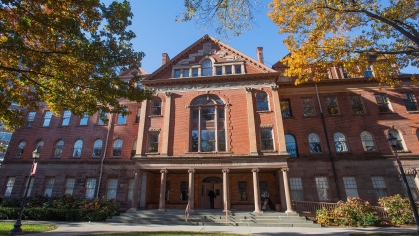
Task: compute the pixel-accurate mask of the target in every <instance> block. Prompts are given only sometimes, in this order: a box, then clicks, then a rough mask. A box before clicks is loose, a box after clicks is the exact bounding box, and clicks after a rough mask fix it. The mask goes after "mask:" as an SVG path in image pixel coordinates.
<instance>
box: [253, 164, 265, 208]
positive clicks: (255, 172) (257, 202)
mask: <svg viewBox="0 0 419 236" xmlns="http://www.w3.org/2000/svg"><path fill="white" fill-rule="evenodd" d="M252 172H253V195H254V200H255V211H254V213H263V212H262V211H261V210H260V192H259V176H258V172H259V169H258V168H255V169H252Z"/></svg>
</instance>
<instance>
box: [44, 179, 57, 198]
mask: <svg viewBox="0 0 419 236" xmlns="http://www.w3.org/2000/svg"><path fill="white" fill-rule="evenodd" d="M54 182H55V178H46V179H45V189H44V196H46V197H51V196H52V189H53V187H54Z"/></svg>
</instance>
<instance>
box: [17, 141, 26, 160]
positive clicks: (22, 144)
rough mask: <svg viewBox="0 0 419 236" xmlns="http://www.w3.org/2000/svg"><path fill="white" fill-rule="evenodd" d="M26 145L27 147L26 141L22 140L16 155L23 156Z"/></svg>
mask: <svg viewBox="0 0 419 236" xmlns="http://www.w3.org/2000/svg"><path fill="white" fill-rule="evenodd" d="M25 147H26V142H25V141H21V142H20V143H19V145H17V149H16V155H15V157H22V154H23V151H24V150H25Z"/></svg>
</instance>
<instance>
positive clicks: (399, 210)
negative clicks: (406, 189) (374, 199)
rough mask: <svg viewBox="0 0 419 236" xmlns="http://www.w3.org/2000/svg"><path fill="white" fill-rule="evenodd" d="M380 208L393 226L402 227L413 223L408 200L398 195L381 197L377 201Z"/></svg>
mask: <svg viewBox="0 0 419 236" xmlns="http://www.w3.org/2000/svg"><path fill="white" fill-rule="evenodd" d="M378 203H379V204H380V206H382V207H384V210H385V211H386V213H387V214H388V216H389V217H390V220H391V223H393V224H395V225H403V224H408V223H412V222H414V218H413V212H412V208H411V206H410V202H409V199H408V198H404V197H402V196H400V195H399V194H397V195H394V196H390V197H382V198H380V199H379V200H378Z"/></svg>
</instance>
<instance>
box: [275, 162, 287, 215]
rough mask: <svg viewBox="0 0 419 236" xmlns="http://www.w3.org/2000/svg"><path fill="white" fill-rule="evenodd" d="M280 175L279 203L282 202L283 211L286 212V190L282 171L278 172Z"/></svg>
mask: <svg viewBox="0 0 419 236" xmlns="http://www.w3.org/2000/svg"><path fill="white" fill-rule="evenodd" d="M276 174H277V175H278V183H279V196H280V197H279V198H280V199H279V201H280V202H281V211H286V200H285V188H284V180H283V179H284V177H282V171H281V170H278V171H277V172H276Z"/></svg>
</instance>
